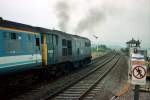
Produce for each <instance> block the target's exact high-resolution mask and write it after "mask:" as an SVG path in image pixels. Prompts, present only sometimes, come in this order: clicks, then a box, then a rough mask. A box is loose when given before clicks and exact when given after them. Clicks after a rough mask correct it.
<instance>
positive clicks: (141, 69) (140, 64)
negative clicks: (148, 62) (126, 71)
mask: <svg viewBox="0 0 150 100" xmlns="http://www.w3.org/2000/svg"><path fill="white" fill-rule="evenodd" d="M144 63H145V60H144V56H143V55H141V54H132V56H131V67H132V68H131V73H132V80H131V83H132V84H135V85H145V84H146V66H145V65H144Z"/></svg>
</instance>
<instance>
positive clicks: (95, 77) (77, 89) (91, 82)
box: [45, 55, 120, 100]
mask: <svg viewBox="0 0 150 100" xmlns="http://www.w3.org/2000/svg"><path fill="white" fill-rule="evenodd" d="M119 59H120V56H119V55H115V56H113V57H112V58H111V59H109V60H106V61H104V62H103V63H102V64H100V65H99V66H97V67H96V68H95V69H93V70H92V71H90V72H89V73H87V74H86V75H84V76H83V77H82V78H80V79H78V80H77V81H76V82H74V83H72V84H70V85H68V86H67V87H65V88H63V89H61V90H60V91H59V92H57V93H55V94H53V95H51V96H49V97H47V98H45V99H46V100H52V99H54V100H57V99H61V100H65V99H67V100H82V99H88V98H90V96H91V95H93V94H91V93H95V92H97V91H98V90H99V89H100V87H99V86H97V85H98V83H99V82H100V81H101V80H102V79H103V78H104V77H105V76H106V75H107V74H108V73H109V72H110V71H111V69H112V68H113V67H114V66H115V65H116V64H117V62H118V61H119ZM89 93H90V94H89Z"/></svg>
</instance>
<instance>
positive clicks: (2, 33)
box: [0, 18, 91, 75]
mask: <svg viewBox="0 0 150 100" xmlns="http://www.w3.org/2000/svg"><path fill="white" fill-rule="evenodd" d="M90 62H91V41H90V40H89V39H88V38H85V37H81V36H77V35H72V34H68V33H66V32H62V31H59V30H51V29H47V28H42V27H35V26H31V25H26V24H22V23H18V22H13V21H9V20H4V19H2V18H0V75H5V74H6V75H7V74H11V73H17V72H22V71H27V70H33V69H40V70H41V69H50V70H55V71H57V70H66V69H67V70H68V69H69V70H71V69H72V68H75V67H80V66H82V65H84V64H88V63H90Z"/></svg>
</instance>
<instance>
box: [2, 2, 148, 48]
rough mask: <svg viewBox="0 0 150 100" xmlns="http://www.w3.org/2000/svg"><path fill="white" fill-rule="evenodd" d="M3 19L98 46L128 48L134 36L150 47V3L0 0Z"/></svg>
mask: <svg viewBox="0 0 150 100" xmlns="http://www.w3.org/2000/svg"><path fill="white" fill-rule="evenodd" d="M0 16H1V17H3V18H4V19H7V20H12V21H16V22H21V23H25V24H29V25H33V26H41V27H45V28H51V29H53V28H55V29H60V30H63V31H66V32H68V33H72V34H77V35H81V36H85V37H88V38H90V39H91V40H92V41H93V42H94V43H97V42H99V43H106V44H109V45H114V44H115V45H122V46H125V42H126V41H128V40H130V39H131V38H132V37H134V38H135V39H140V40H142V46H143V47H148V48H150V0H0ZM93 34H94V35H96V36H98V37H99V38H98V40H96V39H95V38H94V37H93V36H92V35H93Z"/></svg>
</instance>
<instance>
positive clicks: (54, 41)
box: [46, 34, 58, 64]
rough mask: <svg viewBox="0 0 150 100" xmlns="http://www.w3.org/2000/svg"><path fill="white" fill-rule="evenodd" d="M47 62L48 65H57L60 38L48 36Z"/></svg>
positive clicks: (52, 35)
mask: <svg viewBox="0 0 150 100" xmlns="http://www.w3.org/2000/svg"><path fill="white" fill-rule="evenodd" d="M46 37H47V39H46V43H47V61H48V64H55V63H57V56H58V36H57V35H55V34H47V36H46Z"/></svg>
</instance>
